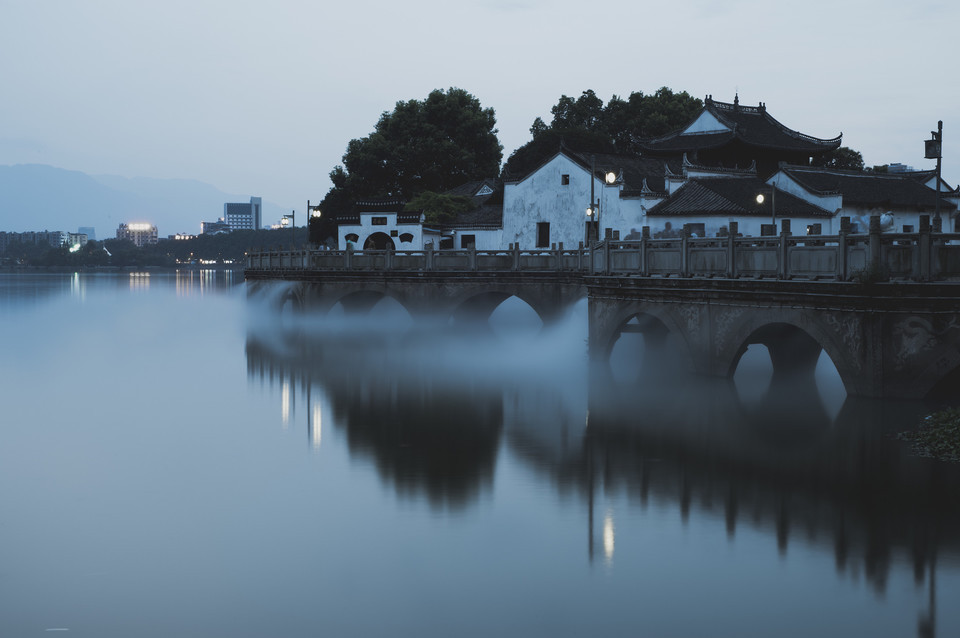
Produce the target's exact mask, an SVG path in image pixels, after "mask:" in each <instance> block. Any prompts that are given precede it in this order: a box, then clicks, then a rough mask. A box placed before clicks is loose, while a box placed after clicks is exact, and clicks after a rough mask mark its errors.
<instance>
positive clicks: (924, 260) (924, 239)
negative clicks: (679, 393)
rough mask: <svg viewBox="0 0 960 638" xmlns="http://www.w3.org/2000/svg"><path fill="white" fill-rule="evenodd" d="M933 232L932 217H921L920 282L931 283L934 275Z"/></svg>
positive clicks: (919, 237) (918, 243)
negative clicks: (932, 264) (931, 235)
mask: <svg viewBox="0 0 960 638" xmlns="http://www.w3.org/2000/svg"><path fill="white" fill-rule="evenodd" d="M931 230H932V229H931V227H930V215H920V234H919V236H918V238H917V249H918V250H919V252H920V260H919V261H920V281H930V277H931V276H932V275H933V269H932V268H931V263H930V262H931V261H932V257H933V250H931V248H932V244H933V242H932V241H931V238H930V232H931Z"/></svg>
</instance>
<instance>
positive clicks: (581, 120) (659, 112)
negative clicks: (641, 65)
mask: <svg viewBox="0 0 960 638" xmlns="http://www.w3.org/2000/svg"><path fill="white" fill-rule="evenodd" d="M702 107H703V102H701V101H700V100H699V99H697V98H694V97H691V96H690V95H689V94H688V93H687V92H686V91H681V92H674V91H673V90H672V89H670V88H668V87H662V88H660V89H658V90H657V91H656V93H652V94H649V95H645V94H644V93H642V92H639V91H637V92H633V93H631V94H630V96H629V97H628V98H627V99H623V98H621V97H618V96H616V95H614V96H613V97H611V98H610V100H609V101H608V102H607V103H606V104H604V103H603V100H602V99H600V98H599V97H598V96H597V94H596V93H594V92H593V91H592V90H587V91H584V92H583V93H582V94H581V95H580V97H578V98H576V99H574V98H572V97H568V96H566V95H562V96H560V100H559V101H558V102H557V104H556V105H554V106H553V107H552V108H551V109H550V113H551V114H552V115H553V119H552V120H551V122H550V124H547V123H546V122H544V121H543V120H542V119H541V118H539V117H538V118H537V119H536V120H534V122H533V126H531V127H530V134H531V136H532V139H531V140H530V141H529V142H527V143H526V144H524V145H523V146H521V147H520V148H518V149H517V150H516V151H514V152H513V153H512V154H511V155H510V158H509V159H508V160H507V162H506V163H505V164H504V167H503V176H504V177H521V176H523V175H526V174H527V173H529V172H530V171H532V170H533V169H535V168H536V167H537V166H538V165H539V164H540V163H542V162H543V161H545V160H547V159H549V158H550V156H551V155H553V154H554V153H556V152H557V151H558V150H560V143H561V141H562V142H563V143H564V144H565V145H567V146H568V147H570V148H572V149H574V150H581V151H593V152H597V153H613V152H617V153H631V152H635V151H636V150H637V141H638V140H639V139H641V138H645V137H656V136H658V135H663V134H665V133H668V132H670V131H672V130H674V129H677V128H680V127H681V126H683V125H684V124H686V123H687V122H689V121H690V120H692V119H693V118H694V116H696V114H697V113H698V112H699V111H700V109H701V108H702Z"/></svg>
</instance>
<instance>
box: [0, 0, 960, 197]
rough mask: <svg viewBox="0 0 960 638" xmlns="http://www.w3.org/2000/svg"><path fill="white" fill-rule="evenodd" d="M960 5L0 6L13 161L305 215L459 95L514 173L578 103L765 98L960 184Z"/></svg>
mask: <svg viewBox="0 0 960 638" xmlns="http://www.w3.org/2000/svg"><path fill="white" fill-rule="evenodd" d="M958 18H960V3H956V2H923V1H908V0H903V1H897V2H893V1H887V0H872V1H869V2H860V1H847V0H833V1H830V2H825V1H821V0H809V1H807V2H803V3H789V4H788V3H780V2H770V1H769V0H764V1H754V0H742V1H738V0H727V1H725V2H722V3H721V2H710V1H705V0H700V1H683V0H677V1H675V2H671V3H664V2H642V1H637V0H607V1H606V2H604V3H586V2H577V3H575V2H570V1H568V0H558V1H555V2H547V1H542V0H461V1H459V2H447V1H443V2H441V1H439V0H406V1H405V2H385V1H383V0H352V1H350V2H332V1H325V2H306V1H300V2H297V1H293V0H271V2H247V1H244V0H186V1H184V0H163V1H162V2H161V1H155V0H137V1H136V2H130V1H129V0H0V96H2V97H0V165H12V164H27V163H37V164H50V165H53V166H57V167H60V168H66V169H71V170H79V171H83V172H85V173H89V174H93V175H98V174H113V175H121V176H124V177H153V178H186V179H196V180H200V181H203V182H207V183H209V184H212V185H214V186H216V187H217V188H219V189H221V190H223V191H225V192H229V193H245V194H249V195H254V196H261V197H263V198H264V200H265V201H270V202H273V203H276V204H279V205H281V206H284V207H287V208H291V209H296V210H297V211H298V212H301V211H304V209H305V206H306V200H308V199H309V200H311V201H312V202H313V203H316V202H317V201H319V200H321V199H322V198H323V196H324V195H325V194H326V192H327V190H328V189H329V188H330V182H329V178H328V177H327V175H328V173H329V172H330V170H331V169H332V168H333V167H334V166H335V165H337V164H339V163H340V162H341V157H342V155H343V153H344V151H345V149H346V146H347V142H348V141H349V140H350V139H352V138H360V137H364V136H366V135H368V134H369V133H370V132H371V131H372V130H373V127H374V125H375V124H376V122H377V120H378V118H379V117H380V114H381V113H383V112H385V111H391V110H392V109H393V107H394V105H395V104H396V102H397V101H401V100H402V101H405V100H410V99H423V98H425V97H426V96H427V95H428V94H429V93H430V91H431V90H433V89H435V88H443V89H446V88H449V87H459V88H463V89H465V90H467V91H469V92H470V93H472V94H473V95H474V96H476V97H477V98H478V99H479V100H480V102H481V104H482V105H483V106H484V107H492V108H493V109H494V110H495V112H496V116H497V128H498V130H499V138H500V142H501V143H502V144H503V147H504V159H506V158H507V157H508V156H509V154H510V153H511V152H512V151H513V150H515V149H516V148H517V147H519V146H521V145H522V144H524V143H525V142H527V141H528V140H529V139H530V133H529V128H530V125H531V124H532V122H533V120H534V118H536V117H538V116H539V117H542V118H544V120H546V121H548V122H549V120H550V107H551V106H553V105H554V104H556V102H557V100H558V99H559V98H560V96H561V95H569V96H572V97H576V96H579V95H580V94H581V93H582V92H583V91H584V90H587V89H593V90H594V91H596V92H597V94H598V95H599V96H600V97H602V98H603V99H604V100H608V99H609V98H610V97H611V96H612V95H619V96H621V97H627V96H629V94H630V93H631V92H634V91H642V92H644V93H652V92H654V91H656V90H657V89H658V88H659V87H662V86H668V87H670V88H672V89H674V90H676V91H680V90H685V91H687V92H689V93H690V94H691V95H693V96H695V97H699V98H703V97H704V96H705V95H707V94H710V95H712V96H713V97H714V99H716V100H720V101H726V102H732V101H733V98H734V95H735V94H739V97H740V102H741V104H747V105H756V104H757V103H759V102H764V103H765V104H766V105H767V110H768V111H769V113H770V114H771V115H773V117H775V118H777V119H778V120H780V121H781V122H782V123H783V124H785V125H786V126H788V127H791V128H793V129H796V130H799V131H801V132H803V133H806V134H809V135H813V136H816V137H822V138H832V137H834V136H835V135H838V134H839V133H841V132H842V133H843V144H844V145H845V146H849V147H851V148H854V149H856V150H858V151H860V152H861V153H862V154H863V158H864V161H865V162H866V164H867V165H875V164H886V163H891V162H901V163H904V164H908V165H911V166H914V167H915V168H932V167H933V166H934V162H933V161H932V160H924V159H923V141H924V140H925V139H928V138H929V137H930V132H931V130H933V129H935V128H936V124H937V120H943V123H944V160H943V176H944V178H945V179H946V180H947V181H948V182H949V183H950V184H951V185H952V186H956V183H957V181H958V180H960V81H958V80H957V78H956V64H955V63H956V59H957V57H956V51H957V41H958V37H957V33H958V32H957V24H958Z"/></svg>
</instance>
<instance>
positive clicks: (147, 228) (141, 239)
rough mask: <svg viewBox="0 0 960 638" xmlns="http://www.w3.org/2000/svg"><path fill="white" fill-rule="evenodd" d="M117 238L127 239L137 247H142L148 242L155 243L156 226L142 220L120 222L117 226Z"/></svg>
mask: <svg viewBox="0 0 960 638" xmlns="http://www.w3.org/2000/svg"><path fill="white" fill-rule="evenodd" d="M117 239H129V240H130V241H132V242H133V243H134V244H136V246H137V247H138V248H143V247H144V246H146V245H148V244H156V243H157V227H156V226H154V225H153V224H149V223H144V222H136V223H133V224H120V227H119V228H117Z"/></svg>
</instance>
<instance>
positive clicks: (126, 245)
mask: <svg viewBox="0 0 960 638" xmlns="http://www.w3.org/2000/svg"><path fill="white" fill-rule="evenodd" d="M294 241H295V242H296V244H295V245H296V246H297V247H298V248H302V247H304V246H306V243H307V230H306V229H305V228H297V229H294V230H291V229H289V228H285V229H280V230H238V231H234V232H232V233H224V234H220V235H198V236H197V237H195V238H194V239H185V240H170V239H163V240H160V242H159V243H157V244H155V245H152V246H144V247H142V248H137V246H135V245H134V244H133V242H131V241H130V240H128V239H105V240H103V241H89V242H87V243H86V245H84V246H83V247H81V248H80V249H79V250H77V251H76V252H71V251H70V247H69V246H61V247H58V248H55V247H51V246H43V245H34V244H23V243H13V244H10V245H9V246H8V247H7V249H6V251H4V252H3V253H0V264H2V265H4V266H8V267H18V266H20V267H22V266H26V267H38V268H104V267H107V268H109V267H113V268H130V267H133V268H144V267H162V268H176V267H179V266H188V265H191V264H200V263H201V262H216V263H218V264H229V263H230V262H231V261H232V262H233V265H234V266H237V267H240V266H242V265H243V256H244V253H246V252H248V251H250V250H259V249H261V248H271V247H278V248H279V247H282V248H284V249H289V248H290V246H291V244H293V243H294Z"/></svg>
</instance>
